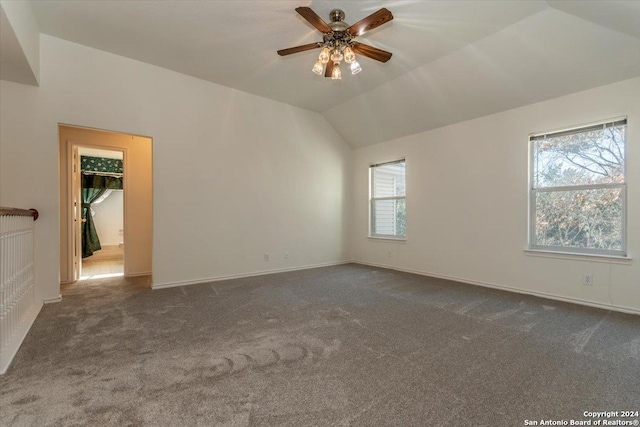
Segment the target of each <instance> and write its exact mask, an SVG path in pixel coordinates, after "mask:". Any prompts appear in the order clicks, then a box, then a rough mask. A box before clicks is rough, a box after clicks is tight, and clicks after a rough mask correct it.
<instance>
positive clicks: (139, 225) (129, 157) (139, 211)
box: [59, 124, 153, 284]
mask: <svg viewBox="0 0 640 427" xmlns="http://www.w3.org/2000/svg"><path fill="white" fill-rule="evenodd" d="M59 136H60V146H59V147H60V283H61V284H68V283H73V282H76V281H79V280H90V279H97V278H105V277H116V276H118V275H124V277H133V276H150V275H151V259H152V238H153V237H152V236H153V198H152V192H153V188H152V139H151V138H149V137H144V136H138V135H130V134H123V133H117V132H111V131H104V130H98V129H90V128H84V127H79V126H72V125H62V124H61V125H59ZM83 161H84V165H83ZM98 163H99V164H100V166H97V164H98ZM91 169H93V170H91ZM109 190H111V191H109ZM149 283H151V280H149Z"/></svg>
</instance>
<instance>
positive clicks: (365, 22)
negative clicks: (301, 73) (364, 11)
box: [278, 7, 393, 80]
mask: <svg viewBox="0 0 640 427" xmlns="http://www.w3.org/2000/svg"><path fill="white" fill-rule="evenodd" d="M296 12H298V14H300V16H302V17H303V18H304V19H305V20H306V21H307V22H308V23H310V24H311V25H312V26H314V27H315V28H316V29H317V30H318V31H320V32H321V33H322V41H318V42H315V43H308V44H305V45H301V46H295V47H291V48H288V49H280V50H278V55H280V56H287V55H291V54H294V53H298V52H305V51H307V50H312V49H317V48H320V49H321V52H320V54H319V55H318V60H317V61H316V63H315V64H314V65H313V67H312V68H311V71H313V72H314V73H315V74H318V75H321V74H324V76H325V77H331V79H332V80H341V79H342V70H340V61H342V60H343V59H344V61H345V63H346V64H349V66H350V67H349V68H350V71H351V74H358V73H359V72H360V71H362V67H361V66H360V64H359V63H358V61H356V52H358V55H361V56H366V57H368V58H371V59H375V60H376V61H380V62H387V61H388V60H389V59H391V53H390V52H386V51H384V50H382V49H378V48H376V47H373V46H370V45H367V44H364V43H360V42H357V41H354V39H355V38H356V37H360V36H362V35H363V34H365V33H366V32H368V31H371V30H373V29H374V28H377V27H379V26H381V25H383V24H385V23H387V22H389V21H391V20H392V19H393V14H392V13H391V11H390V10H388V9H386V8H384V7H383V8H382V9H380V10H378V11H377V12H374V13H372V14H370V15H369V16H367V17H365V18H363V19H361V20H360V21H358V22H356V23H355V24H353V25H349V24H347V23H346V22H344V11H342V10H340V9H334V10H332V11H331V13H330V14H329V18H330V20H331V22H330V23H326V22H325V21H324V20H323V19H322V18H321V17H320V16H318V14H317V13H315V12H314V11H313V10H312V9H311V8H310V7H297V8H296ZM329 61H331V62H329ZM323 71H324V73H323Z"/></svg>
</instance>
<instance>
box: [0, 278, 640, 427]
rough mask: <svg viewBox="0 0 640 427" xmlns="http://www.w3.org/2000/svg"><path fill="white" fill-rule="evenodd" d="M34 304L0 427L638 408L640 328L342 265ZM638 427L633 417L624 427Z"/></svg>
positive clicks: (393, 420) (363, 419)
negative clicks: (38, 307) (36, 310)
mask: <svg viewBox="0 0 640 427" xmlns="http://www.w3.org/2000/svg"><path fill="white" fill-rule="evenodd" d="M147 283H148V278H139V279H129V280H125V279H103V280H101V281H95V282H93V283H92V284H91V286H86V285H84V286H74V287H71V288H68V289H66V290H65V291H64V294H63V300H62V302H61V303H59V304H51V305H46V306H45V307H44V308H43V310H42V312H41V313H40V316H39V317H38V319H37V321H36V323H35V324H34V326H33V329H32V330H31V332H30V333H29V335H28V337H27V339H26V340H25V342H24V345H23V346H22V348H21V349H20V351H19V353H18V355H17V356H16V358H15V361H14V363H13V365H12V367H11V368H10V369H9V371H8V373H7V374H6V375H4V376H3V377H0V390H1V391H0V393H1V395H0V396H1V400H0V403H1V408H0V425H3V426H45V425H56V426H68V425H94V426H107V425H113V426H116V425H117V426H125V425H131V426H139V425H148V426H189V425H202V426H210V425H219V426H246V425H287V426H312V425H321V426H326V425H340V426H342V425H354V426H379V425H380V426H383V425H388V426H391V425H393V426H410V425H419V426H437V425H446V426H471V425H473V426H481V425H484V426H522V425H524V422H525V420H527V419H529V420H537V421H539V420H541V419H553V420H561V419H565V420H570V419H584V417H583V416H582V414H583V412H584V411H620V410H640V317H638V316H632V315H624V314H619V313H613V312H608V311H604V310H598V309H592V308H587V307H582V306H577V305H571V304H565V303H559V302H555V301H550V300H544V299H540V298H535V297H528V296H522V295H518V294H511V293H507V292H501V291H496V290H491V289H484V288H480V287H474V286H470V285H464V284H459V283H454V282H448V281H445V280H439V279H432V278H427V277H422V276H416V275H412V274H406V273H400V272H395V271H390V270H383V269H377V268H370V267H364V266H359V265H344V266H337V267H327V268H320V269H313V270H306V271H300V272H293V273H283V274H273V275H267V276H262V277H253V278H246V279H237V280H229V281H225V282H215V283H213V284H204V285H194V286H189V287H181V288H172V289H166V290H157V291H151V290H148V289H147V287H146V286H147ZM632 419H634V418H632Z"/></svg>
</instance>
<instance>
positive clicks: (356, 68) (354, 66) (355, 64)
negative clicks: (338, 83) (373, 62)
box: [351, 59, 362, 75]
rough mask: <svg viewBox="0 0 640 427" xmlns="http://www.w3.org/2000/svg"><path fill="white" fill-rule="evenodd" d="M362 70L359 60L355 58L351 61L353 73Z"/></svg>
mask: <svg viewBox="0 0 640 427" xmlns="http://www.w3.org/2000/svg"><path fill="white" fill-rule="evenodd" d="M360 71H362V67H361V66H360V64H358V61H356V60H355V59H354V60H353V62H352V63H351V74H353V75H356V74H358V73H359V72H360Z"/></svg>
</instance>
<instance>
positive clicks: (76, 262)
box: [66, 140, 129, 282]
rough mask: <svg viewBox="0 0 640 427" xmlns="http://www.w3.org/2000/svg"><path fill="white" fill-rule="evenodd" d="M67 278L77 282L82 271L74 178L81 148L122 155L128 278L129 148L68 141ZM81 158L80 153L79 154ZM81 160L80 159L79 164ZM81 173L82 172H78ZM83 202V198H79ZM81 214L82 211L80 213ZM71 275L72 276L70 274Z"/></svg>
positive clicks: (125, 271)
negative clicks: (74, 169)
mask: <svg viewBox="0 0 640 427" xmlns="http://www.w3.org/2000/svg"><path fill="white" fill-rule="evenodd" d="M66 144H67V171H66V175H67V195H68V200H67V209H66V211H67V277H68V278H69V279H70V280H69V281H70V282H76V281H78V280H79V279H80V273H81V270H82V254H81V252H82V251H81V250H80V251H78V253H77V254H75V253H74V248H75V247H76V246H75V245H76V239H78V240H80V235H79V234H80V226H79V223H78V224H75V225H74V223H75V222H76V221H75V220H74V214H75V212H74V210H75V208H76V207H75V206H74V205H73V190H74V184H73V178H74V171H73V166H74V165H75V162H74V159H73V155H74V152H75V150H76V149H80V148H96V149H99V150H108V151H119V152H121V153H122V191H123V197H122V205H123V206H122V223H123V229H124V233H123V234H124V237H123V240H124V243H125V247H124V248H123V262H124V267H123V268H124V270H123V272H124V276H127V273H128V270H127V262H126V256H124V253H125V251H126V250H127V249H126V242H127V198H126V197H125V195H126V194H127V168H128V164H129V162H128V159H127V157H128V156H127V147H116V146H111V145H102V144H83V143H82V142H78V141H74V140H67V141H66ZM78 156H79V153H78ZM79 162H80V159H79V158H78V163H79ZM78 173H80V171H78ZM78 191H80V187H78ZM79 200H82V197H80V198H79ZM80 212H81V211H80ZM80 242H81V240H80ZM69 273H70V274H69Z"/></svg>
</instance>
